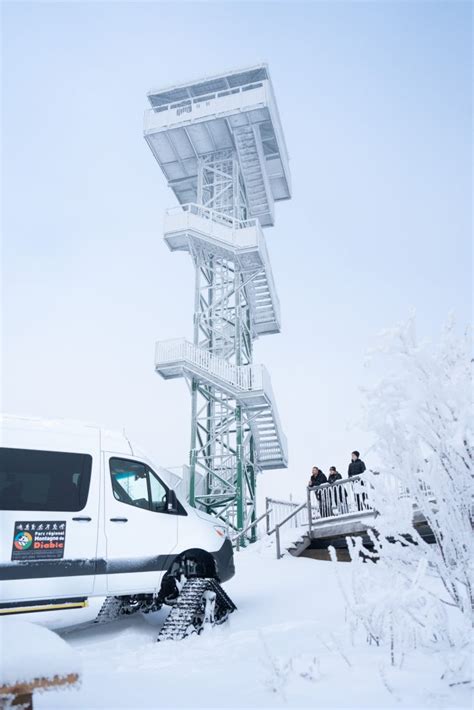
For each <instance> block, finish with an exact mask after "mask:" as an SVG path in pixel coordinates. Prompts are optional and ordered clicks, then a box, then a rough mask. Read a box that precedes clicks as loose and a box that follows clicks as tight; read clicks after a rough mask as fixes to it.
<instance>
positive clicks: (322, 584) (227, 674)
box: [35, 538, 470, 710]
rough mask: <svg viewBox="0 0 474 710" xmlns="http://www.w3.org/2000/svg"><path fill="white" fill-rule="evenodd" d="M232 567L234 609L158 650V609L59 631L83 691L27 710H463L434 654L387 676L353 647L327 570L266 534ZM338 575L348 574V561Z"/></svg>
mask: <svg viewBox="0 0 474 710" xmlns="http://www.w3.org/2000/svg"><path fill="white" fill-rule="evenodd" d="M236 567H237V572H236V576H235V577H234V578H233V579H232V580H231V581H230V582H229V583H228V584H226V590H227V591H228V593H229V594H230V596H231V597H232V599H233V600H234V601H235V603H236V604H237V606H238V611H236V612H235V613H234V614H233V615H232V616H231V617H230V620H229V622H227V623H226V624H224V625H223V626H221V627H217V628H214V629H210V630H209V631H207V632H205V633H204V634H202V635H201V636H199V637H198V636H193V637H190V638H188V639H186V640H184V641H178V642H172V641H171V642H165V643H156V637H157V632H158V628H159V626H160V624H161V623H162V621H163V618H164V615H165V612H164V611H161V612H158V613H156V614H153V615H148V616H141V615H137V616H136V617H130V618H126V617H124V618H123V619H120V620H119V621H116V622H114V623H111V624H109V625H108V626H102V627H95V628H92V629H90V628H89V629H83V630H76V631H72V632H69V633H67V634H65V635H64V637H65V638H66V640H67V641H68V643H70V644H71V645H72V646H73V647H74V648H75V649H76V651H78V653H79V655H80V657H81V659H82V667H83V681H82V686H81V687H80V689H79V690H78V691H76V690H69V691H62V692H56V693H49V694H45V695H43V696H38V699H37V700H36V701H35V708H38V709H39V708H61V709H65V708H81V710H89V709H92V708H108V709H109V708H110V710H112V709H114V710H115V708H133V709H135V708H137V709H138V708H143V709H144V708H175V707H179V708H183V707H184V708H190V707H209V708H227V707H229V708H260V707H285V706H287V707H301V708H303V707H305V708H307V707H310V708H378V709H379V710H381V709H382V708H392V707H401V708H416V709H417V710H418V709H420V708H437V707H442V708H454V707H469V706H470V690H469V689H468V688H467V687H466V686H460V687H455V688H449V687H448V686H447V685H446V684H444V683H443V682H442V681H441V680H440V676H441V669H440V665H439V661H438V660H437V657H436V656H434V655H430V656H429V657H428V656H425V655H424V654H423V653H421V652H418V653H417V654H415V655H412V656H409V657H407V659H406V661H405V662H404V665H403V668H402V669H401V670H400V669H393V668H391V667H390V665H389V657H388V654H387V651H386V649H381V648H376V647H375V646H369V645H367V644H366V643H365V642H364V640H363V639H362V640H361V639H358V640H357V642H354V644H353V643H351V640H350V636H349V633H348V623H347V620H346V618H345V604H344V600H343V598H342V594H341V592H340V589H339V585H338V581H337V578H336V569H335V567H336V566H335V565H333V564H332V563H330V562H325V561H317V560H312V559H306V558H293V557H290V556H289V555H286V556H285V557H284V558H283V559H281V560H279V561H277V560H276V559H275V550H274V543H273V541H272V540H270V539H268V538H267V539H264V540H262V541H261V542H259V543H257V544H256V545H253V546H251V547H250V548H249V549H246V550H244V551H241V552H239V553H238V554H237V555H236ZM337 570H338V573H339V574H341V575H342V576H345V575H348V574H349V573H350V564H349V563H339V564H338V565H337Z"/></svg>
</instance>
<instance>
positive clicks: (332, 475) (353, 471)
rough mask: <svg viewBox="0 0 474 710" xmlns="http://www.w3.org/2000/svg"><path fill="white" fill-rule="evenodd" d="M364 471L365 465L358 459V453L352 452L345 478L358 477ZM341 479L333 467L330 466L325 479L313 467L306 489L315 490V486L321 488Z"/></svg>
mask: <svg viewBox="0 0 474 710" xmlns="http://www.w3.org/2000/svg"><path fill="white" fill-rule="evenodd" d="M364 471H365V463H364V462H363V461H362V459H361V458H360V453H359V452H358V451H353V452H352V454H351V461H350V463H349V466H348V469H347V476H348V477H349V478H352V476H360V475H361V473H364ZM341 479H342V476H341V474H340V473H339V471H338V470H337V469H336V467H335V466H330V468H329V476H328V477H327V478H326V475H325V473H323V471H322V470H321V469H320V468H319V467H318V466H313V469H312V471H311V478H310V479H309V483H308V488H315V487H316V486H321V485H322V484H323V483H335V482H336V481H340V480H341Z"/></svg>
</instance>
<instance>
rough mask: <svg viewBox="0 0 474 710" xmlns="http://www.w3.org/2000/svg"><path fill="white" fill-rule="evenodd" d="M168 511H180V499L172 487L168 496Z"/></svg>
mask: <svg viewBox="0 0 474 710" xmlns="http://www.w3.org/2000/svg"><path fill="white" fill-rule="evenodd" d="M166 512H167V513H175V514H176V513H177V512H178V499H177V498H176V493H175V492H174V491H173V489H172V488H170V490H169V491H168V495H167V496H166Z"/></svg>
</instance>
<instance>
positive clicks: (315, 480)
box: [308, 466, 328, 488]
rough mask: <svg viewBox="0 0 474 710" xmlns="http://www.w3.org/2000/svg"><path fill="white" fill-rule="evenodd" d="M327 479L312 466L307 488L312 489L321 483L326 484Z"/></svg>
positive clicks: (319, 470)
mask: <svg viewBox="0 0 474 710" xmlns="http://www.w3.org/2000/svg"><path fill="white" fill-rule="evenodd" d="M327 482H328V479H327V478H326V476H325V475H324V473H323V472H322V471H321V469H320V468H318V467H317V466H313V469H312V471H311V478H310V479H309V483H308V487H309V488H314V487H315V486H320V485H321V484H322V483H327Z"/></svg>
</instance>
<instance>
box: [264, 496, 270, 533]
mask: <svg viewBox="0 0 474 710" xmlns="http://www.w3.org/2000/svg"><path fill="white" fill-rule="evenodd" d="M269 503H270V498H265V530H266V532H267V535H270V505H269Z"/></svg>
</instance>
